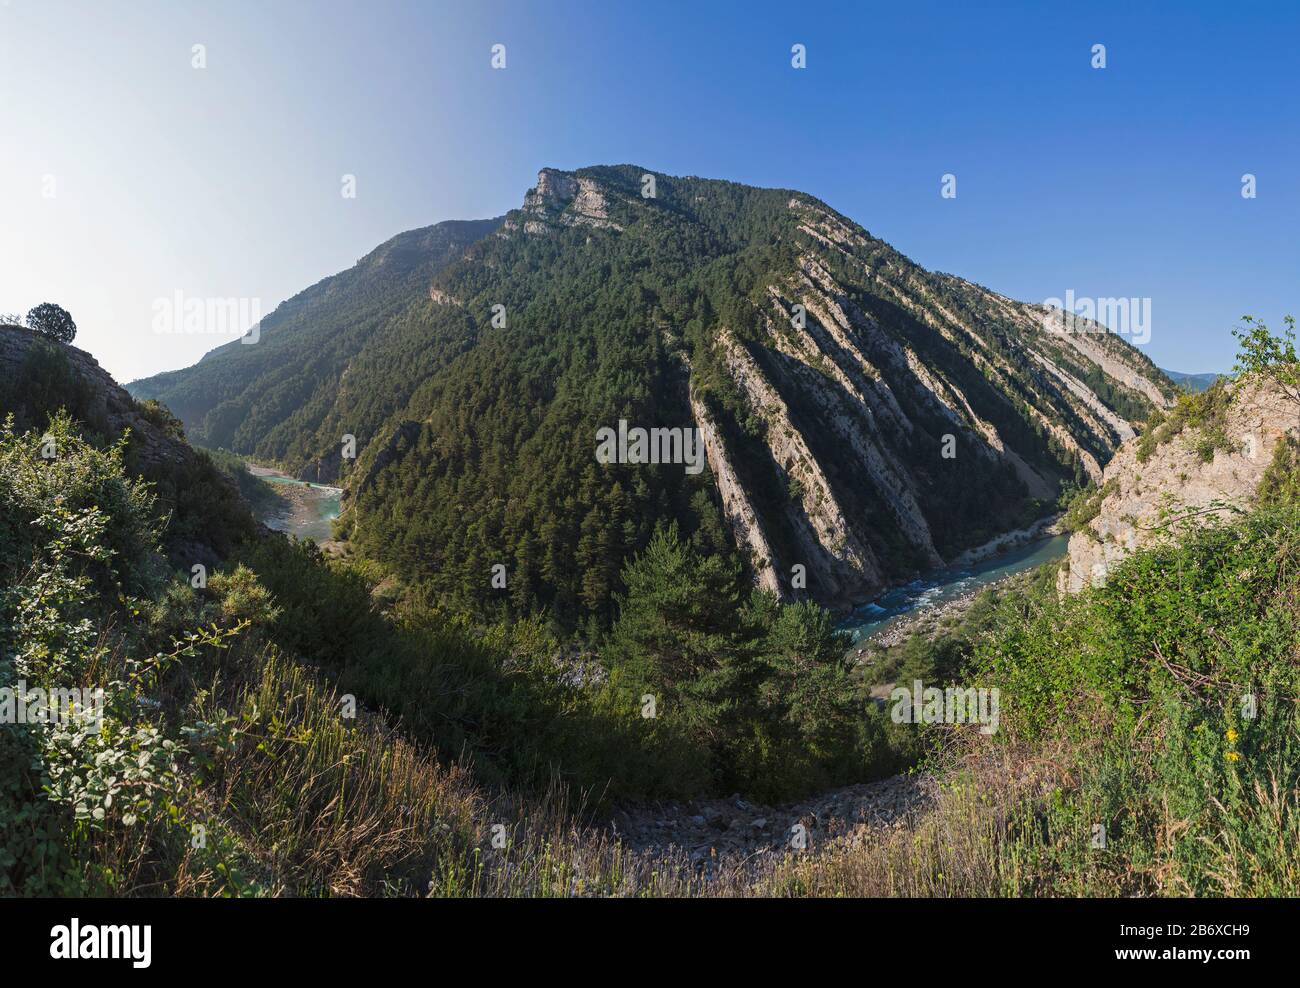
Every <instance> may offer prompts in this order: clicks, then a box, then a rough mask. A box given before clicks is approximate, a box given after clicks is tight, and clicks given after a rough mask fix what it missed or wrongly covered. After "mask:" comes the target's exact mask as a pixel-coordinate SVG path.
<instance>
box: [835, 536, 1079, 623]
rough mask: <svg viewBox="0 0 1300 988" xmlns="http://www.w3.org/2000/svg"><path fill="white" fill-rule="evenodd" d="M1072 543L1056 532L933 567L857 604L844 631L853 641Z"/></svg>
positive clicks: (1029, 565)
mask: <svg viewBox="0 0 1300 988" xmlns="http://www.w3.org/2000/svg"><path fill="white" fill-rule="evenodd" d="M1069 544H1070V537H1069V536H1068V535H1055V536H1053V537H1051V538H1048V539H1042V540H1039V541H1037V542H1030V543H1028V544H1026V545H1022V546H1018V547H1017V548H1015V549H1009V550H1008V551H1006V552H1004V553H1001V554H999V555H997V556H993V557H991V558H989V559H984V560H981V561H980V562H977V563H971V564H970V565H969V566H960V567H953V568H950V569H937V570H932V571H930V572H929V573H927V574H925V576H922V577H919V578H918V579H915V580H913V581H912V582H911V583H908V584H906V585H904V586H901V587H894V588H893V589H892V590H889V591H888V592H886V593H884V594H881V595H880V596H879V597H877V598H876V599H875V600H873V601H871V602H870V603H867V604H862V605H860V606H858V607H856V608H854V610H853V613H851V614H850V615H849V616H848V617H846V618H845V619H844V620H843V621H841V622H840V623H839V626H838V627H839V628H840V630H841V631H847V632H848V633H849V634H850V635H852V636H853V644H854V645H860V644H861V643H862V642H863V641H864V640H865V639H867V638H871V637H873V636H874V635H878V634H880V633H881V632H883V631H885V630H887V629H888V628H889V626H890V625H891V624H893V623H894V622H895V621H896V620H898V618H899V617H901V616H902V615H904V614H907V613H909V612H910V611H914V610H916V609H917V608H918V607H934V606H938V605H942V604H946V603H948V602H949V601H952V600H956V599H957V598H958V597H961V596H964V595H965V594H968V593H971V592H972V591H975V590H979V589H981V588H982V587H987V586H989V585H991V584H994V583H997V582H998V581H999V580H1004V579H1006V578H1007V577H1008V576H1011V575H1012V574H1014V573H1019V572H1021V571H1022V570H1027V569H1033V568H1034V567H1035V566H1041V565H1042V564H1043V563H1048V562H1051V561H1052V560H1054V559H1060V558H1061V557H1062V556H1064V555H1065V552H1066V548H1067V547H1068V546H1069Z"/></svg>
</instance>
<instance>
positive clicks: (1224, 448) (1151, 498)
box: [1057, 378, 1300, 593]
mask: <svg viewBox="0 0 1300 988" xmlns="http://www.w3.org/2000/svg"><path fill="white" fill-rule="evenodd" d="M1167 429H1168V427H1167V426H1166V430H1167ZM1286 436H1291V437H1295V438H1300V405H1297V403H1296V402H1294V401H1292V400H1290V399H1288V398H1287V397H1286V395H1285V394H1284V393H1283V392H1282V390H1281V389H1280V388H1278V387H1277V386H1276V385H1274V384H1272V383H1271V382H1267V381H1262V380H1259V379H1251V378H1245V379H1241V380H1238V381H1235V382H1233V383H1231V384H1228V385H1227V386H1226V391H1225V394H1224V398H1223V399H1222V400H1221V409H1220V410H1219V411H1217V412H1214V413H1212V414H1211V415H1210V416H1209V417H1208V420H1207V421H1205V422H1203V423H1202V424H1199V425H1191V424H1188V425H1185V426H1184V427H1182V428H1181V429H1180V430H1179V431H1177V432H1176V434H1172V435H1161V430H1160V427H1159V426H1156V428H1155V435H1154V436H1149V437H1141V438H1136V439H1130V440H1129V441H1127V442H1125V443H1124V445H1123V446H1121V447H1120V449H1119V451H1118V452H1117V453H1116V454H1115V456H1114V458H1113V459H1112V460H1111V461H1110V463H1109V464H1107V466H1106V469H1105V471H1104V472H1103V474H1102V476H1101V482H1100V490H1099V491H1098V492H1097V494H1096V498H1097V501H1096V504H1095V505H1094V506H1093V509H1092V512H1095V515H1094V517H1092V518H1091V519H1090V520H1088V522H1087V524H1086V525H1085V526H1084V527H1083V528H1082V530H1080V531H1077V532H1076V533H1075V534H1074V535H1073V536H1072V537H1071V538H1070V545H1069V553H1068V557H1067V561H1066V564H1065V565H1064V566H1063V567H1062V569H1061V572H1060V574H1059V576H1058V578H1057V584H1058V587H1059V589H1061V590H1062V591H1068V592H1070V593H1077V592H1078V591H1080V590H1082V589H1084V588H1085V587H1088V586H1091V585H1095V584H1100V583H1104V582H1105V580H1106V579H1107V576H1108V575H1109V572H1110V570H1111V568H1112V567H1113V566H1114V565H1115V563H1117V562H1118V561H1119V560H1120V559H1122V558H1123V557H1124V556H1125V555H1127V554H1128V553H1129V552H1131V551H1133V550H1134V549H1137V548H1140V547H1142V546H1144V545H1148V544H1150V543H1152V542H1155V541H1157V540H1159V539H1160V538H1162V537H1166V536H1168V535H1169V534H1170V533H1171V532H1174V531H1176V529H1177V526H1178V525H1179V524H1180V523H1181V521H1182V520H1188V521H1196V520H1198V519H1208V518H1211V517H1214V516H1223V515H1226V514H1227V513H1229V512H1231V511H1232V510H1233V509H1234V508H1240V507H1242V506H1244V505H1245V504H1246V502H1247V501H1249V500H1250V499H1251V497H1252V496H1253V495H1254V494H1255V491H1256V489H1257V488H1258V487H1259V484H1260V481H1261V480H1262V479H1263V477H1264V474H1265V472H1266V471H1267V470H1268V468H1269V465H1270V464H1271V463H1272V462H1273V457H1274V454H1275V452H1276V450H1277V447H1278V444H1279V442H1281V441H1283V438H1284V437H1286ZM1092 512H1090V513H1092Z"/></svg>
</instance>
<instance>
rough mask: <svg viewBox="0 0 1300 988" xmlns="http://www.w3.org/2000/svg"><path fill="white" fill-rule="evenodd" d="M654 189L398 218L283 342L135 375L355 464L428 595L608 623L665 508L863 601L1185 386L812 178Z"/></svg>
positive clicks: (287, 313) (206, 438)
mask: <svg viewBox="0 0 1300 988" xmlns="http://www.w3.org/2000/svg"><path fill="white" fill-rule="evenodd" d="M650 178H651V175H650V173H648V172H646V171H645V170H644V169H641V168H636V167H633V166H627V165H624V166H616V167H594V168H584V169H580V170H578V171H574V172H560V171H555V170H551V169H546V170H543V171H542V172H541V173H540V174H539V176H538V180H537V185H536V187H535V188H533V189H531V190H529V192H528V193H527V195H526V196H525V198H524V202H523V205H522V206H521V208H519V209H517V210H513V211H512V212H511V213H509V214H508V215H507V216H506V217H505V219H504V222H500V221H495V220H494V221H484V222H481V223H477V224H473V223H467V224H450V223H444V224H439V225H438V226H436V227H430V228H428V229H426V230H420V231H415V232H414V233H408V234H403V235H402V236H400V237H397V238H395V239H394V240H392V241H390V242H389V243H388V244H385V245H384V246H383V247H380V248H379V249H377V250H376V251H375V252H374V253H373V254H371V255H369V256H368V257H367V258H365V259H364V260H362V261H361V262H360V263H359V264H358V265H357V266H356V267H354V268H352V269H351V270H349V271H347V272H344V273H343V274H340V275H336V276H334V277H333V278H329V279H326V280H325V281H323V282H321V283H320V284H318V285H316V286H315V287H313V288H311V289H308V290H307V291H306V292H303V293H302V294H300V295H299V296H297V297H295V298H294V299H291V300H290V301H288V302H286V303H285V304H284V305H282V306H280V307H279V308H278V309H277V310H276V311H275V312H274V313H272V314H271V315H270V316H268V317H267V318H266V319H264V320H263V322H262V330H261V342H260V343H257V344H255V345H251V346H250V345H244V344H240V343H233V344H230V345H228V346H225V347H223V348H221V349H220V350H217V351H214V352H213V353H212V354H209V355H208V356H207V357H205V358H204V359H203V360H202V361H200V362H199V363H198V364H197V365H195V366H194V367H191V368H188V369H186V370H183V371H176V372H173V373H169V374H163V375H159V376H157V377H154V378H150V379H148V380H145V381H138V382H136V383H135V384H133V385H131V388H130V389H131V391H132V392H133V393H134V394H136V395H137V396H141V397H153V398H158V399H160V400H162V401H164V402H166V403H167V404H168V405H169V406H171V407H172V409H173V410H174V411H175V412H176V413H177V414H178V415H179V416H181V418H182V419H183V420H184V422H185V424H186V426H187V428H188V429H189V431H190V433H191V434H192V435H193V436H194V437H195V438H196V439H197V440H198V441H200V442H203V443H205V444H208V445H214V446H225V447H228V448H231V449H234V450H236V451H238V452H241V453H245V454H248V455H251V456H252V457H254V458H257V457H262V458H265V459H268V460H274V461H277V462H279V463H282V464H284V465H286V466H288V467H290V468H291V469H294V470H296V471H299V472H300V473H301V475H302V476H305V477H309V478H311V479H314V480H334V479H335V478H340V477H341V478H342V480H343V482H344V484H345V485H346V487H347V488H348V496H347V501H346V504H347V508H346V510H345V519H347V520H348V521H349V522H350V526H349V527H350V535H351V538H352V540H353V542H354V543H355V544H356V545H357V547H358V548H360V549H361V550H362V551H363V552H365V553H367V554H369V555H371V556H373V557H377V558H379V559H381V560H382V561H384V562H385V563H387V564H389V565H391V566H393V567H395V568H397V569H399V570H400V571H401V572H404V573H409V574H412V575H418V576H420V577H421V578H422V581H423V582H424V584H425V585H426V586H432V587H434V588H436V589H437V591H438V592H440V593H442V594H445V595H446V596H448V597H451V598H457V599H459V600H460V601H461V602H465V603H474V604H478V605H489V606H490V605H491V603H492V602H493V601H496V602H501V601H503V600H504V599H509V600H510V601H511V602H512V603H513V604H514V605H515V606H517V607H518V608H520V609H534V608H544V609H545V610H547V611H548V612H549V613H551V614H553V615H554V616H556V617H557V618H558V619H559V620H561V621H562V622H565V623H572V622H576V621H578V620H581V619H582V618H583V617H584V616H585V615H589V614H594V615H597V616H608V614H609V613H610V611H611V608H612V602H613V595H614V594H616V593H617V592H618V591H619V589H620V587H621V583H620V576H619V574H620V572H621V567H622V565H623V562H624V561H625V560H626V559H627V558H629V557H630V556H631V555H632V554H633V553H635V552H637V551H639V549H640V548H642V547H643V546H644V545H645V544H646V542H647V540H648V539H649V537H650V534H651V533H652V531H653V529H654V526H655V525H656V524H658V523H660V522H670V521H673V522H676V523H678V525H679V527H680V528H681V530H682V533H683V535H687V536H690V537H691V538H693V539H694V540H695V541H696V542H697V543H699V544H700V545H701V546H702V547H704V548H706V549H718V550H727V549H728V548H729V547H730V548H732V549H735V550H736V551H737V554H738V557H739V558H740V559H741V560H743V561H744V562H745V563H746V564H747V565H748V566H749V568H750V569H751V571H752V572H753V574H754V575H755V578H756V579H757V580H758V582H760V583H761V584H762V585H764V586H767V587H770V588H773V589H776V590H778V591H780V592H782V593H784V594H791V595H795V596H801V595H804V594H809V595H812V596H814V597H815V598H817V599H819V600H822V601H825V602H831V603H841V602H846V601H848V600H850V599H861V598H862V597H864V596H865V595H868V594H870V593H871V592H873V591H874V590H877V589H879V588H880V587H882V586H883V585H885V584H887V583H889V582H891V581H893V580H897V579H899V578H901V577H905V576H908V575H910V574H913V573H916V572H917V571H919V570H922V569H925V568H927V567H931V566H936V565H939V564H940V563H941V562H942V561H944V560H946V559H951V558H952V557H953V556H954V555H955V554H956V553H958V552H960V551H961V550H962V549H965V548H967V547H969V546H971V545H973V544H976V543H978V542H981V541H983V540H985V539H987V538H989V537H991V536H992V535H995V534H997V533H999V532H1002V531H1006V530H1008V529H1011V528H1015V527H1017V526H1019V525H1021V524H1024V523H1025V522H1026V520H1028V519H1029V518H1031V517H1033V516H1034V515H1035V514H1038V513H1040V512H1041V511H1042V510H1043V509H1044V507H1045V505H1046V504H1047V503H1048V502H1050V501H1051V500H1052V499H1054V498H1055V497H1056V495H1057V492H1058V489H1059V486H1060V483H1061V481H1063V480H1067V479H1082V478H1085V477H1090V478H1093V479H1096V478H1099V477H1100V475H1101V469H1102V466H1103V465H1104V464H1105V463H1106V461H1107V460H1108V459H1109V458H1110V456H1111V454H1112V453H1113V452H1114V450H1115V449H1116V448H1117V447H1118V445H1119V444H1120V443H1121V442H1122V441H1123V440H1125V439H1127V438H1130V437H1131V436H1132V435H1133V434H1134V430H1133V427H1132V425H1131V423H1132V422H1134V421H1136V420H1140V419H1144V418H1146V417H1147V415H1148V414H1149V412H1150V411H1151V410H1152V408H1153V407H1154V406H1156V405H1163V404H1165V403H1166V402H1167V400H1168V399H1169V398H1170V397H1171V396H1172V395H1173V394H1174V389H1173V386H1172V384H1171V383H1170V381H1169V380H1168V379H1167V378H1166V377H1165V376H1164V375H1163V374H1161V372H1160V371H1159V370H1158V369H1157V368H1156V367H1155V366H1154V365H1153V364H1152V363H1151V362H1150V361H1149V360H1148V359H1147V358H1146V357H1145V356H1144V355H1142V354H1141V353H1139V352H1138V351H1137V350H1135V349H1133V348H1132V347H1131V346H1129V345H1128V344H1127V343H1125V342H1123V341H1122V340H1121V339H1120V338H1119V337H1117V336H1115V335H1113V334H1109V333H1106V332H1104V331H1100V332H1097V333H1070V334H1064V333H1060V332H1049V331H1048V330H1047V329H1046V328H1045V320H1050V319H1051V318H1052V317H1051V315H1050V314H1049V313H1048V311H1047V310H1045V309H1043V308H1042V307H1041V306H1037V305H1030V304H1026V303H1022V302H1016V301H1013V300H1012V299H1009V298H1006V297H1004V296H1002V295H998V294H997V293H995V292H992V291H989V290H988V289H985V288H981V287H980V286H978V285H973V284H971V283H970V282H967V281H964V280H962V279H960V278H956V277H953V276H950V275H943V274H934V273H931V272H929V271H926V270H924V269H923V268H920V267H918V266H917V265H915V264H913V263H912V262H911V261H910V260H908V258H906V257H904V256H903V255H902V254H900V253H898V252H897V251H896V250H894V249H893V248H892V247H890V246H889V245H888V244H886V243H884V242H883V241H880V240H877V239H875V238H873V237H872V236H871V235H870V234H868V233H867V231H866V230H864V229H863V228H862V227H860V226H858V225H857V224H855V223H853V222H852V221H851V220H848V219H847V218H845V217H843V216H841V215H840V214H839V213H837V212H835V211H834V210H833V209H831V208H830V207H828V206H827V205H825V204H824V203H822V202H820V201H818V200H816V199H814V198H812V197H811V196H808V195H805V194H803V193H799V192H793V191H789V190H781V189H757V188H751V187H748V186H744V185H738V184H735V183H732V182H725V181H715V180H706V179H698V178H674V177H670V176H666V175H655V176H653V188H651V186H650ZM647 192H651V193H653V194H645V193H647ZM620 422H623V423H625V424H626V425H625V427H626V428H627V429H634V428H637V427H643V428H664V429H667V428H684V429H692V428H698V429H699V430H700V433H701V435H702V441H703V443H704V447H705V451H706V453H707V463H708V469H707V470H705V471H703V472H696V471H687V470H685V469H683V468H682V466H680V465H677V466H667V465H662V464H656V465H650V464H639V465H638V464H636V463H635V462H627V460H626V459H624V460H622V461H619V462H615V463H612V464H609V463H604V462H598V461H597V458H596V454H595V451H596V447H597V434H598V431H599V430H601V429H614V430H619V429H620ZM346 435H350V436H354V437H355V438H356V442H357V458H356V459H355V460H350V459H346V458H343V457H341V455H340V453H341V449H342V448H343V447H342V446H341V443H342V440H343V437H344V436H346ZM497 563H502V564H505V566H506V569H507V570H508V572H509V583H508V598H507V597H506V595H503V594H502V593H501V591H500V590H499V589H496V588H494V587H492V585H491V582H490V580H489V578H488V574H489V571H490V569H491V567H492V566H493V565H495V564H497Z"/></svg>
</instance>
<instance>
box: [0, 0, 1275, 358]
mask: <svg viewBox="0 0 1300 988" xmlns="http://www.w3.org/2000/svg"><path fill="white" fill-rule="evenodd" d="M1298 41H1300V4H1295V3H1289V2H1288V3H1283V2H1276V3H1267V4H1266V3H1249V2H1246V3H1234V4H1223V3H1201V2H1189V3H1168V4H1159V5H1157V4H1143V3H1137V2H1132V0H1130V2H1126V3H1119V4H1108V3H1086V4H1084V3H1079V4H1065V3H1038V4H1011V3H993V4H974V3H915V2H908V3H898V2H896V0H895V2H891V3H888V4H875V3H842V4H829V3H814V2H801V3H789V2H784V3H765V2H749V3H734V4H732V3H709V2H705V0H697V2H693V3H671V2H655V3H630V2H618V0H604V2H548V3H521V2H512V3H505V2H500V3H481V2H475V3H459V4H442V3H433V2H422V3H390V2H368V3H364V4H361V3H353V2H347V3H342V2H331V0H319V2H314V3H307V2H297V0H269V2H268V0H263V2H257V3H253V2H236V0H227V2H222V3H210V4H197V3H185V2H181V0H167V2H153V0H132V2H126V0H106V2H99V3H72V2H62V0H0V146H3V147H4V153H3V154H0V312H6V311H19V312H25V311H26V310H27V309H28V308H30V307H31V306H33V305H35V304H36V303H38V302H42V301H47V300H49V301H57V302H60V303H62V304H63V305H65V306H66V307H67V308H68V309H70V310H71V311H72V313H73V315H74V317H75V318H76V319H77V322H78V324H79V327H80V332H79V336H78V345H80V346H82V347H83V348H85V349H87V350H89V351H90V352H91V353H93V354H94V355H95V356H96V357H97V358H98V359H99V360H100V362H101V363H102V364H103V365H104V366H105V367H107V368H108V369H109V370H110V371H111V372H112V373H113V374H114V375H115V376H117V377H118V378H119V379H121V380H129V379H132V378H135V377H139V376H143V375H146V374H151V373H154V372H157V371H160V370H166V369H171V368H175V367H180V366H185V365H188V364H190V363H193V362H194V361H195V360H197V359H198V358H199V357H200V356H201V355H202V353H203V352H205V351H206V350H208V349H211V348H212V347H214V346H216V345H219V344H220V343H223V342H226V339H225V338H217V339H214V338H212V337H204V336H185V335H159V334H157V333H155V332H154V331H153V329H152V319H153V316H154V309H153V305H154V302H155V300H157V299H159V298H172V297H173V296H174V295H175V293H176V292H178V291H179V292H182V293H183V294H184V295H185V296H186V297H187V298H204V297H231V298H252V299H260V300H261V303H262V311H263V312H269V311H270V310H271V309H272V308H274V306H275V305H276V304H278V303H279V302H280V301H282V300H283V299H284V298H286V297H288V296H290V295H292V294H294V293H296V292H297V291H299V290H301V289H302V288H304V287H306V286H307V285H309V284H311V283H313V282H315V281H317V280H319V279H320V278H322V277H324V276H326V275H328V274H332V273H334V272H335V271H338V270H340V269H342V268H345V267H347V266H349V265H351V264H352V263H354V262H355V261H356V260H357V259H358V258H359V257H361V256H362V255H363V254H365V253H366V252H367V251H369V250H370V249H371V248H372V247H374V246H375V245H377V244H378V243H380V242H381V241H383V240H385V239H387V238H388V237H390V236H392V235H393V234H395V233H397V232H399V231H401V230H405V229H410V228H412V227H416V226H423V225H426V224H429V223H434V222H437V221H439V220H443V219H457V218H472V217H483V216H490V215H496V214H499V213H502V212H504V211H506V210H507V209H509V208H512V207H514V206H516V205H518V204H519V202H520V201H521V200H522V198H523V195H524V192H525V191H526V190H527V189H528V187H529V186H530V185H532V184H533V182H534V180H535V177H536V173H537V171H538V169H539V168H541V167H543V166H554V167H560V168H576V167H580V166H583V165H588V164H598V163H622V162H632V163H636V164H638V165H642V166H644V167H646V168H649V169H653V170H656V171H661V172H666V173H669V174H692V175H703V176H708V177H716V178H728V179H733V180H736V181H741V182H747V183H752V184H756V185H767V186H781V187H788V188H796V189H800V190H802V191H805V192H808V193H811V194H812V195H815V196H817V197H819V198H821V199H824V200H825V201H826V202H828V203H830V204H831V205H832V206H834V207H835V208H837V209H839V210H840V211H841V212H843V213H845V214H847V215H848V216H850V217H852V218H853V219H855V220H857V221H858V222H860V223H861V224H862V225H863V226H865V227H866V228H867V229H868V230H869V231H871V232H872V233H873V234H874V235H876V236H879V237H881V238H883V239H885V240H887V241H889V242H890V243H892V244H893V245H894V246H895V247H897V248H898V249H900V250H902V251H903V252H904V253H906V254H908V255H909V256H910V257H912V258H913V259H914V260H915V261H917V262H918V263H920V264H923V265H924V266H926V267H929V268H933V269H937V270H942V271H949V272H952V273H954V274H959V275H961V276H963V277H966V278H969V279H970V280H972V281H976V282H979V283H981V284H984V285H987V286H988V287H990V288H992V289H995V290H997V291H1000V292H1002V293H1004V294H1007V295H1010V296H1013V297H1016V298H1021V299H1026V300H1030V301H1042V300H1043V299H1046V298H1049V297H1063V296H1064V294H1065V292H1066V291H1067V290H1073V291H1074V293H1075V295H1076V296H1078V297H1085V296H1101V297H1113V296H1124V297H1141V298H1150V299H1151V300H1152V303H1151V304H1152V333H1151V340H1150V342H1149V343H1147V344H1146V345H1145V348H1144V349H1145V350H1146V352H1147V353H1148V354H1149V355H1150V356H1151V357H1152V358H1153V359H1155V360H1156V361H1157V362H1158V363H1160V364H1161V365H1162V366H1166V367H1172V368H1175V369H1179V370H1186V371H1202V370H1222V369H1226V368H1228V367H1229V366H1230V365H1231V363H1232V353H1233V341H1232V339H1231V337H1230V335H1229V332H1228V331H1229V329H1230V328H1231V327H1232V326H1233V325H1235V323H1236V320H1237V317H1238V316H1240V315H1241V314H1243V313H1246V312H1249V313H1252V314H1255V315H1256V316H1259V317H1263V318H1265V319H1266V320H1268V321H1270V322H1271V323H1276V324H1280V322H1281V316H1282V315H1283V314H1284V313H1287V312H1295V313H1296V314H1297V315H1300V299H1298V298H1297V281H1298V279H1297V275H1298V274H1300V241H1298V240H1297V235H1296V234H1297V222H1296V221H1297V219H1300V154H1298V153H1297V152H1298V151H1300V133H1298V132H1300V98H1298V97H1300V84H1298V83H1297V81H1296V71H1297V70H1296V51H1297V48H1300V45H1297V42H1298ZM497 43H501V44H504V45H506V58H507V65H506V68H505V69H504V70H494V69H493V68H492V67H491V65H490V57H491V56H490V49H491V47H492V45H494V44H497ZM796 43H800V44H803V45H805V46H806V48H807V68H806V69H803V70H795V69H793V68H791V65H790V48H791V46H792V45H793V44H796ZM195 44H202V45H204V46H205V48H206V58H207V66H206V68H203V69H195V68H193V67H192V58H193V55H192V49H193V46H194V45H195ZM1094 44H1104V45H1105V46H1106V57H1107V66H1106V68H1104V69H1093V68H1092V67H1091V65H1090V62H1091V58H1092V55H1091V48H1092V46H1093V45H1094ZM945 173H951V174H954V175H956V177H957V197H956V198H955V199H944V198H941V196H940V194H939V191H940V180H941V176H942V175H944V174H945ZM1245 173H1251V174H1254V175H1255V176H1256V179H1257V183H1258V196H1257V198H1255V199H1244V198H1243V197H1242V195H1241V177H1242V175H1243V174H1245ZM345 174H352V175H355V176H356V182H357V196H356V198H355V199H345V198H343V196H342V195H341V194H340V189H341V180H342V176H343V175H345ZM51 179H52V180H53V184H52V185H51V184H50V181H51ZM51 192H52V193H53V194H50V193H51Z"/></svg>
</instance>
